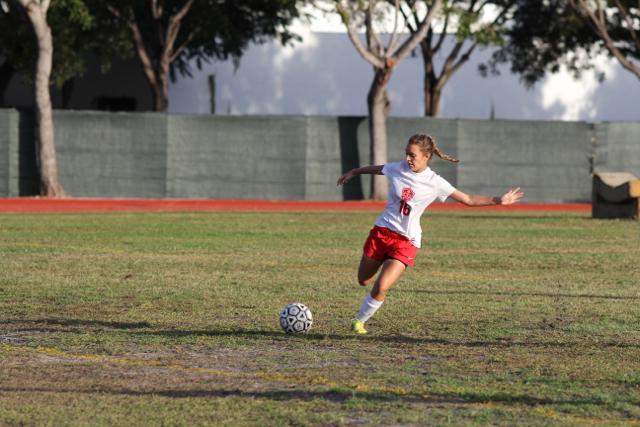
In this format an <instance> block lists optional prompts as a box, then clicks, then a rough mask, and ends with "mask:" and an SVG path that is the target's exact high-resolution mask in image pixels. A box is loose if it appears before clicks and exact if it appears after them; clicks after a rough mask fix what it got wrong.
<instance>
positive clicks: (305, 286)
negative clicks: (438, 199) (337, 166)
mask: <svg viewBox="0 0 640 427" xmlns="http://www.w3.org/2000/svg"><path fill="white" fill-rule="evenodd" d="M375 217H376V213H371V212H369V213H354V212H350V213H345V212H288V213H287V212H282V213H109V214H1V215H0V425H20V426H25V425H27V426H28V425H34V426H35V425H37V426H41V425H55V426H61V425H91V426H94V425H242V426H244V425H255V426H272V425H274V426H275V425H441V424H442V425H444V424H451V425H461V424H469V425H474V424H494V425H584V424H596V425H597V424H606V425H631V424H635V425H640V423H639V422H638V419H640V306H639V302H640V288H639V286H640V263H639V261H640V226H639V224H638V223H637V222H632V221H600V220H593V219H591V218H588V217H586V216H580V215H563V214H557V213H556V214H532V213H518V214H514V213H496V212H488V211H482V210H469V211H463V212H455V213H447V212H437V213H431V214H427V215H425V217H424V218H423V226H424V228H425V236H426V242H425V244H424V247H423V249H422V251H421V253H420V254H419V257H418V260H417V263H416V268H415V269H411V270H409V271H408V272H407V273H406V274H405V275H404V276H403V277H402V279H401V280H400V282H399V283H398V284H397V285H396V287H395V288H393V289H392V290H391V292H390V294H389V297H388V299H387V302H386V303H385V305H383V307H382V308H381V310H380V311H379V312H378V313H377V315H376V316H375V317H374V318H373V319H372V320H371V321H370V322H369V323H368V329H369V331H370V334H369V335H368V336H366V337H354V336H352V335H351V334H350V332H349V329H348V328H349V320H350V319H351V318H352V317H353V315H354V313H355V311H356V310H357V308H358V306H359V304H360V301H361V299H362V298H363V296H364V295H365V293H366V290H365V289H363V288H361V287H359V286H358V285H357V283H356V280H355V274H356V268H357V265H358V261H359V258H360V255H361V247H362V243H363V241H364V238H365V237H366V234H367V232H368V230H369V228H370V227H371V224H372V222H373V221H374V219H375ZM293 301H299V302H303V303H305V304H307V305H308V306H309V307H310V308H311V310H312V311H313V314H314V326H313V329H312V331H311V332H310V333H309V334H307V335H303V336H286V335H284V334H283V333H282V332H281V330H280V329H279V326H278V313H279V310H280V309H281V308H282V307H283V306H284V305H285V304H286V303H288V302H293Z"/></svg>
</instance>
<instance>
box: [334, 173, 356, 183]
mask: <svg viewBox="0 0 640 427" xmlns="http://www.w3.org/2000/svg"><path fill="white" fill-rule="evenodd" d="M354 176H355V174H354V173H353V171H349V172H347V173H345V174H344V175H342V176H341V177H340V178H338V182H337V183H336V185H343V184H346V183H347V182H349V181H350V180H351V178H353V177H354Z"/></svg>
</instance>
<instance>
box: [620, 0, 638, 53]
mask: <svg viewBox="0 0 640 427" xmlns="http://www.w3.org/2000/svg"><path fill="white" fill-rule="evenodd" d="M615 2H616V5H618V9H619V10H620V14H621V15H622V17H623V18H624V20H625V21H626V23H627V27H629V32H630V33H631V38H632V39H633V43H634V44H635V45H636V50H637V51H638V52H640V40H639V39H638V34H637V33H636V29H635V28H634V27H633V20H632V19H631V15H630V14H629V11H627V9H625V7H624V5H623V4H622V2H620V0H615ZM639 7H640V5H639Z"/></svg>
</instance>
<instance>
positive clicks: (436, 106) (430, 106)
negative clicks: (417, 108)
mask: <svg viewBox="0 0 640 427" xmlns="http://www.w3.org/2000/svg"><path fill="white" fill-rule="evenodd" d="M441 96H442V87H441V86H440V85H439V84H438V81H433V80H432V79H430V78H429V76H426V75H425V78H424V115H425V116H428V117H438V115H440V98H441Z"/></svg>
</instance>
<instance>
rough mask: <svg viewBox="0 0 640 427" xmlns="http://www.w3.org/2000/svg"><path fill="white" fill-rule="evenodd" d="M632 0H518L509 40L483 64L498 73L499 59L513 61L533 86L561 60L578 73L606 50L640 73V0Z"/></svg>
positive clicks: (484, 71) (557, 66) (516, 71)
mask: <svg viewBox="0 0 640 427" xmlns="http://www.w3.org/2000/svg"><path fill="white" fill-rule="evenodd" d="M634 1H635V0H634ZM632 3H633V1H631V0H624V1H623V0H611V1H607V2H605V1H602V0H593V1H590V2H582V1H577V0H518V1H516V7H515V11H514V13H513V16H512V21H511V25H510V26H509V29H508V31H507V40H508V42H507V44H506V45H505V46H504V47H503V48H502V49H499V50H498V51H496V52H495V53H494V54H493V55H492V57H491V59H490V60H489V61H488V63H487V64H483V66H482V68H481V71H482V72H483V73H485V74H486V73H487V72H493V73H496V74H499V70H498V65H500V64H503V63H507V62H508V63H510V68H511V71H513V72H514V73H517V74H520V76H521V80H522V81H523V82H524V83H525V84H526V85H527V86H531V85H533V84H535V83H536V82H537V81H539V80H540V79H542V78H543V77H544V76H545V75H546V73H547V72H552V73H554V72H557V71H558V70H559V69H560V67H561V66H565V67H566V68H567V69H568V70H569V71H570V72H572V73H573V74H574V75H575V76H576V77H578V76H580V74H581V73H582V72H584V71H586V70H591V69H593V68H594V64H593V58H594V57H595V56H597V55H599V54H607V55H609V56H612V57H615V58H616V59H617V60H618V61H620V63H621V64H622V65H623V66H624V67H625V68H626V69H627V70H629V71H631V72H633V73H634V74H636V75H638V74H637V73H636V71H637V70H638V62H637V61H638V59H640V44H639V41H638V32H639V31H640V10H639V9H638V7H637V1H636V6H635V8H634V7H632V5H631V4H632ZM605 4H606V7H605ZM600 77H601V78H602V77H603V75H600ZM639 77H640V76H639Z"/></svg>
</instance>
